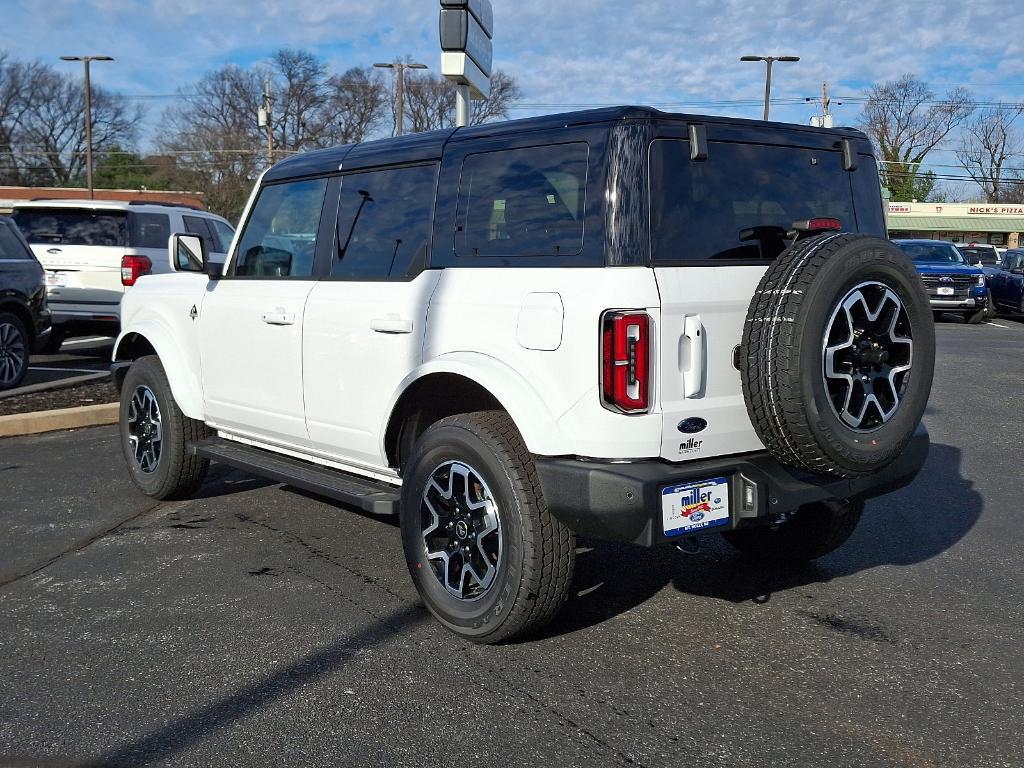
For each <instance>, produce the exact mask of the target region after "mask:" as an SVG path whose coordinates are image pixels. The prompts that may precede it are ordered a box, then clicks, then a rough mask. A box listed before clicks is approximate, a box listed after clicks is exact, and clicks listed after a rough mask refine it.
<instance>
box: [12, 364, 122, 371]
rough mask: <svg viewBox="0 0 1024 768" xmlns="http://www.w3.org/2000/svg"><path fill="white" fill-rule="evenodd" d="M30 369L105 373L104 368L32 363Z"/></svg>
mask: <svg viewBox="0 0 1024 768" xmlns="http://www.w3.org/2000/svg"><path fill="white" fill-rule="evenodd" d="M28 369H29V370H30V371H54V372H60V373H64V372H67V373H103V372H104V370H105V369H103V368H49V367H46V366H41V365H30V366H29V367H28Z"/></svg>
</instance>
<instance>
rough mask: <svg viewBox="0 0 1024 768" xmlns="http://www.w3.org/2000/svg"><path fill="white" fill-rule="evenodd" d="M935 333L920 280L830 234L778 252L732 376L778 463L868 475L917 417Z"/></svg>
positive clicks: (897, 258)
mask: <svg viewBox="0 0 1024 768" xmlns="http://www.w3.org/2000/svg"><path fill="white" fill-rule="evenodd" d="M934 368H935V328H934V325H933V322H932V314H931V307H930V305H929V303H928V297H927V294H926V293H925V291H924V287H923V285H922V284H921V279H920V277H919V276H918V274H917V270H916V269H915V268H914V265H913V264H912V263H911V261H910V260H909V259H908V258H907V257H906V256H905V255H904V254H903V253H902V251H900V250H899V249H898V248H896V247H895V246H894V245H892V244H891V243H889V242H888V241H886V240H882V239H879V238H876V237H869V236H865V235H856V234H840V233H830V234H824V235H817V236H815V237H810V238H807V239H804V240H801V241H799V242H798V243H796V244H795V245H794V246H793V247H792V248H790V249H788V250H787V251H785V252H784V253H783V254H782V255H781V256H780V257H779V258H778V259H777V260H776V261H775V262H774V263H773V264H772V265H771V266H770V267H769V268H768V271H767V272H765V274H764V277H762V278H761V283H760V285H759V286H758V290H757V293H755V294H754V298H753V299H752V300H751V302H750V307H749V309H748V310H747V319H746V323H745V324H744V327H743V340H742V344H741V349H740V375H741V378H742V381H743V394H744V399H745V401H746V405H747V412H748V413H749V415H750V420H751V422H752V423H753V425H754V429H755V430H756V432H757V435H758V437H760V439H761V441H762V442H763V443H764V445H765V447H766V448H767V449H768V450H769V451H770V452H771V453H772V454H773V455H774V456H775V457H776V458H777V459H778V460H779V461H781V462H783V463H785V464H788V465H790V466H793V467H797V468H800V469H806V470H810V471H813V472H819V473H822V474H831V475H835V476H840V477H859V476H863V475H867V474H870V473H872V472H874V471H877V470H878V469H881V468H882V467H884V466H886V465H887V464H889V463H890V462H892V461H893V460H894V459H895V458H896V457H897V456H899V454H900V453H901V452H902V451H903V449H904V448H905V447H906V445H907V443H908V441H909V440H910V438H911V436H912V435H913V434H914V431H915V429H916V428H917V425H918V423H919V422H920V421H921V416H922V415H923V414H924V409H925V406H926V405H927V403H928V396H929V394H930V392H931V385H932V374H933V372H934Z"/></svg>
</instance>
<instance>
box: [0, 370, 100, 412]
mask: <svg viewBox="0 0 1024 768" xmlns="http://www.w3.org/2000/svg"><path fill="white" fill-rule="evenodd" d="M117 400H118V397H117V390H115V389H114V385H113V384H112V383H111V382H110V381H107V380H103V379H101V380H99V381H87V382H85V383H84V384H78V385H76V386H73V387H64V388H63V389H51V390H48V391H46V392H30V393H28V394H27V395H15V396H13V397H4V398H0V416H7V415H9V414H12V413H31V412H33V411H50V410H55V409H57V408H74V407H76V406H79V405H99V404H101V403H116V402H117Z"/></svg>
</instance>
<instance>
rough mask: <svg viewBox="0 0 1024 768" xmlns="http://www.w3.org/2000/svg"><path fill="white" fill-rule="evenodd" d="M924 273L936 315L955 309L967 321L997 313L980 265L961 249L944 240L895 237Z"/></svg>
mask: <svg viewBox="0 0 1024 768" xmlns="http://www.w3.org/2000/svg"><path fill="white" fill-rule="evenodd" d="M893 242H894V243H896V245H898V246H899V248H900V249H901V250H902V251H903V252H904V253H905V254H907V255H908V256H909V257H910V258H911V259H912V260H913V262H914V266H915V267H917V271H918V272H920V273H921V281H922V282H923V283H924V287H925V290H926V291H927V292H928V300H929V301H930V302H931V305H932V309H933V310H934V311H935V315H936V317H938V316H939V315H941V314H942V313H943V312H955V313H958V314H960V315H962V316H963V318H964V320H965V321H966V322H968V323H980V322H981V321H982V320H984V319H985V317H986V315H991V314H993V313H994V307H993V306H992V299H991V297H990V296H989V291H988V286H987V284H986V282H985V273H984V272H983V271H982V269H981V267H976V266H973V265H971V264H968V263H967V259H965V258H964V256H963V254H962V253H961V252H960V250H959V249H958V248H957V247H956V246H955V245H953V244H952V243H949V242H946V241H945V240H894V241H893Z"/></svg>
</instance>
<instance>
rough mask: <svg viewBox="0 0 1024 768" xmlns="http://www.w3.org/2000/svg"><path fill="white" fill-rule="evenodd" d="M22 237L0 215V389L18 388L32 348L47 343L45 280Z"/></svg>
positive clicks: (12, 223) (48, 317)
mask: <svg viewBox="0 0 1024 768" xmlns="http://www.w3.org/2000/svg"><path fill="white" fill-rule="evenodd" d="M44 275H45V272H44V271H43V268H42V266H41V265H40V264H39V262H38V261H36V257H35V256H33V255H32V251H31V249H30V248H29V247H28V243H26V242H25V238H23V237H22V236H21V233H20V232H18V228H17V227H16V226H14V222H12V221H11V220H10V219H9V218H7V217H4V216H0V390H2V389H11V388H13V387H16V386H18V385H19V384H20V383H21V382H22V380H24V378H25V375H26V374H27V373H28V364H29V357H30V356H31V354H32V351H33V349H34V348H36V347H38V346H42V345H44V344H45V343H46V339H47V336H48V335H49V333H50V310H49V309H48V308H47V306H46V279H45V277H44Z"/></svg>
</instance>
